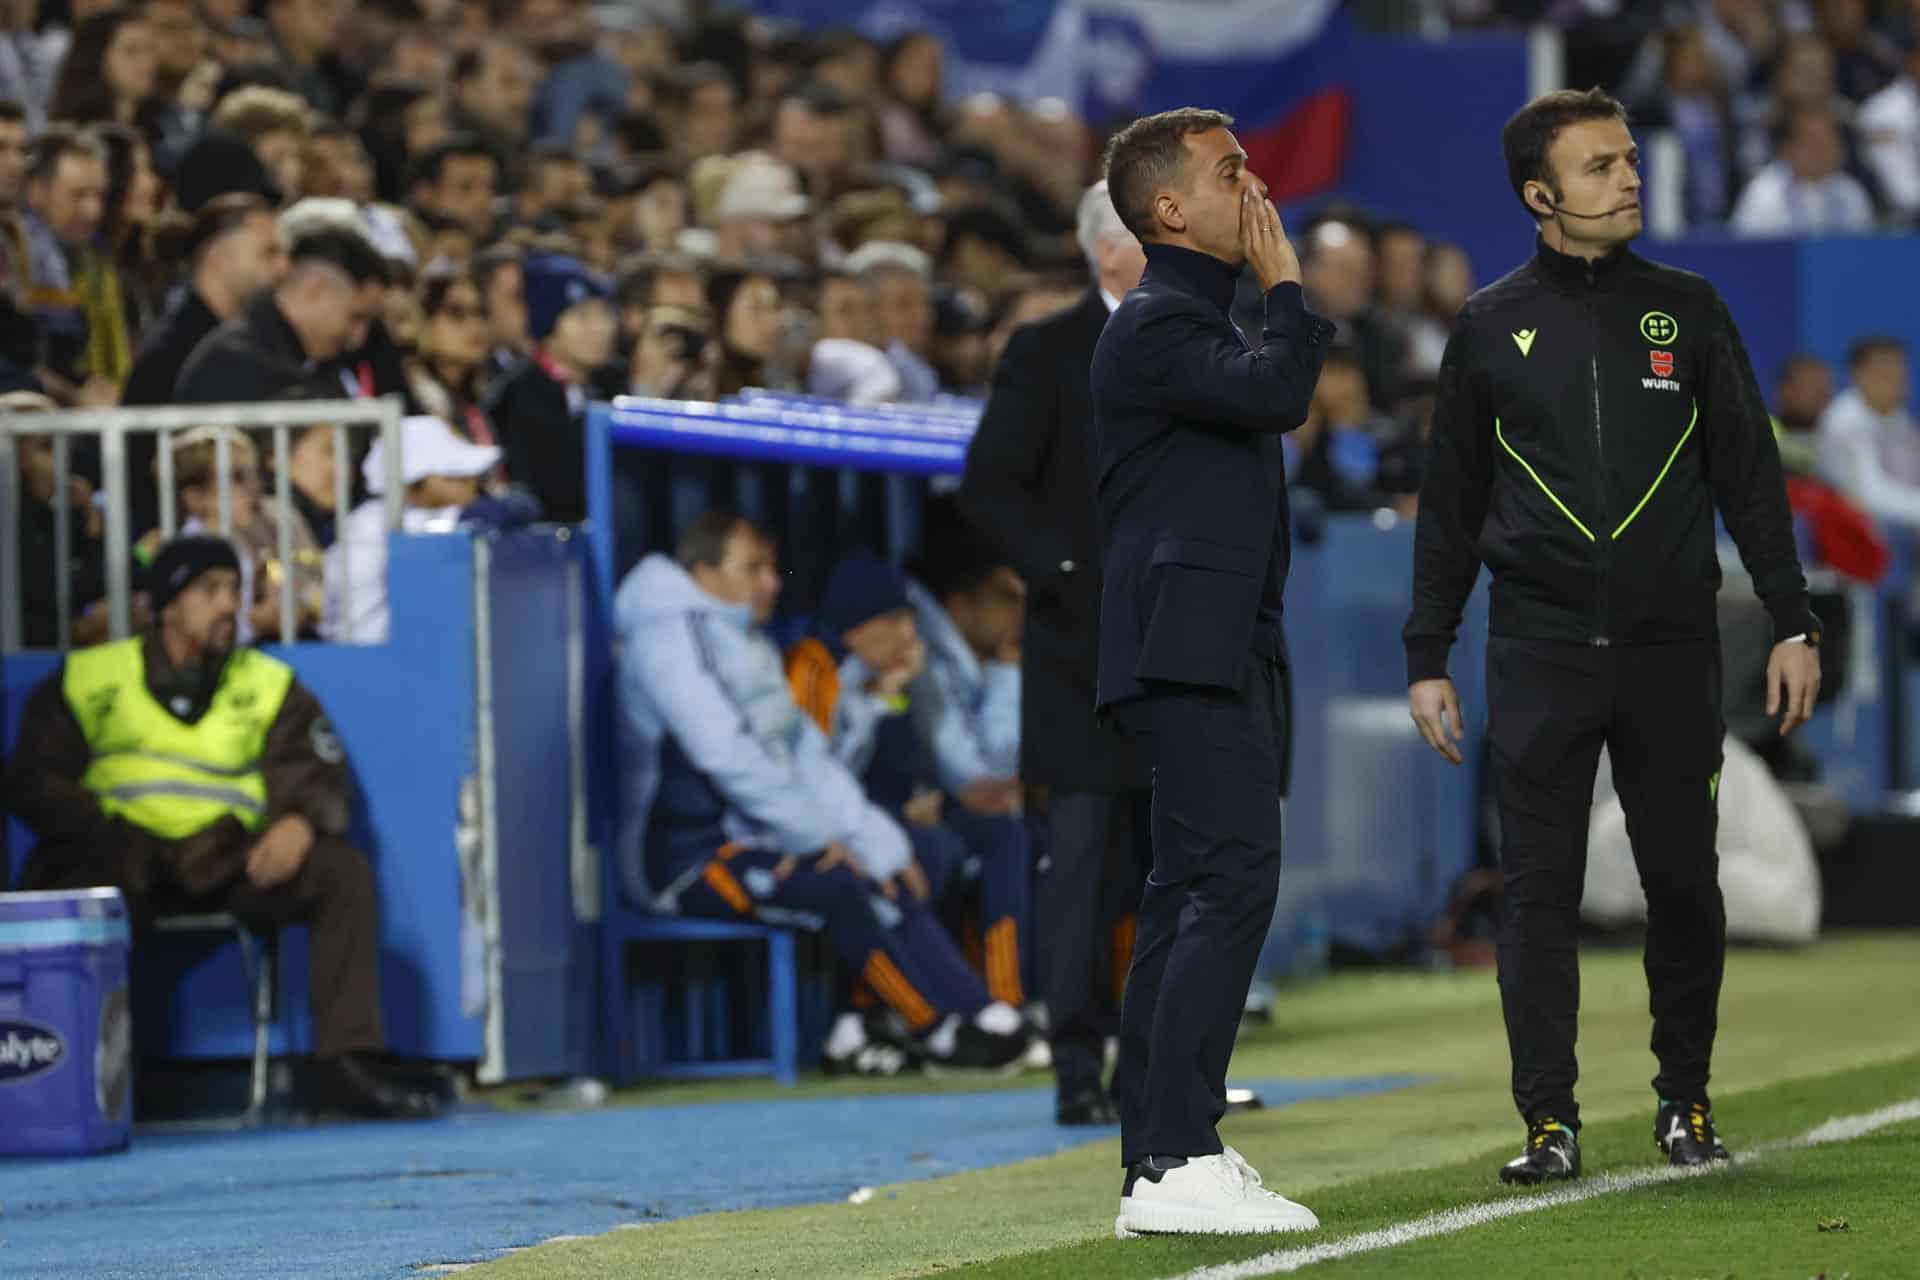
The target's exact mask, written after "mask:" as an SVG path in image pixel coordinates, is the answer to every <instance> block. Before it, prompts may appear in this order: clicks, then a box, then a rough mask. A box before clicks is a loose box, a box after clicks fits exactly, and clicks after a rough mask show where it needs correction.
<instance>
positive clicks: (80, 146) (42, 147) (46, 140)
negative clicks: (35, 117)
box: [27, 123, 107, 181]
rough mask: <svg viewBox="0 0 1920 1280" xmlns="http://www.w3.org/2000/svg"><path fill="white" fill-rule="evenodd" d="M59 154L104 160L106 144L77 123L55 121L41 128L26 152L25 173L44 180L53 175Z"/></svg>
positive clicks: (60, 155)
mask: <svg viewBox="0 0 1920 1280" xmlns="http://www.w3.org/2000/svg"><path fill="white" fill-rule="evenodd" d="M62 156H89V157H91V158H93V159H95V160H98V161H99V162H100V163H101V164H103V165H104V164H106V162H107V148H106V144H105V143H103V142H101V141H100V139H98V138H96V137H94V136H93V135H92V134H90V133H88V132H87V131H86V130H85V129H82V128H80V127H79V126H78V125H71V124H65V123H55V124H50V125H48V126H47V127H46V128H45V129H43V130H41V131H40V136H39V137H37V138H35V139H34V140H33V145H32V147H31V149H30V150H29V151H28V158H27V176H28V177H29V178H31V179H33V180H35V181H45V180H46V179H48V178H51V177H52V176H53V171H54V170H55V169H56V168H58V167H59V165H60V158H61V157H62Z"/></svg>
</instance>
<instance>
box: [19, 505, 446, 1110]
mask: <svg viewBox="0 0 1920 1280" xmlns="http://www.w3.org/2000/svg"><path fill="white" fill-rule="evenodd" d="M152 583H153V586H152V593H153V612H154V616H155V624H154V626H153V627H152V628H151V629H147V630H144V631H143V632H142V634H140V635H138V636H134V637H132V638H130V639H127V640H121V641H116V642H113V643H111V644H104V645H99V646H96V647H94V648H90V649H82V650H79V651H77V652H75V653H72V654H70V655H68V657H67V659H66V661H65V662H64V663H63V664H61V667H60V668H59V669H58V670H56V671H54V672H53V674H52V675H50V676H48V677H47V678H46V679H45V680H44V681H42V682H41V683H40V685H39V686H38V687H37V688H36V689H35V690H34V691H33V693H32V695H31V696H30V697H29V699H28V701H27V705H26V707H25V709H24V710H23V712H22V715H21V724H20V730H19V734H18V738H17V741H16V743H15V748H14V754H13V758H12V760H11V761H10V763H9V766H8V769H7V777H6V796H7V808H8V809H9V810H10V811H11V812H12V813H13V815H14V816H15V817H17V818H19V819H20V820H21V821H22V822H24V823H25V824H26V825H27V826H28V827H29V828H31V829H32V830H33V833H34V834H35V836H37V837H38V843H37V844H36V845H35V846H34V850H33V854H32V856H31V857H30V858H29V859H28V860H27V865H26V867H25V869H24V871H23V872H22V875H21V887H22V888H25V889H77V888H84V887H87V886H90V885H113V886H116V887H117V888H119V889H120V891H121V892H122V893H123V894H125V895H126V897H127V901H128V904H129V906H130V908H131V909H132V911H133V913H134V916H135V919H136V920H137V921H139V922H141V923H143V924H144V923H145V922H146V921H148V920H151V919H152V918H153V917H155V916H157V915H162V914H168V913H178V912H196V911H198V912H207V911H230V912H232V913H234V914H235V915H237V916H239V917H240V918H241V919H244V920H249V921H254V922H262V921H266V922H274V923H281V922H292V921H299V922H301V923H303V924H305V925H306V926H307V927H308V937H309V953H310V962H309V967H308V986H309V989H310V992H311V1000H312V1005H313V1024H314V1026H313V1031H314V1050H315V1053H316V1057H315V1060H314V1062H313V1065H312V1067H311V1069H310V1073H309V1080H310V1081H311V1087H312V1088H313V1090H314V1094H315V1101H317V1102H318V1103H320V1104H321V1105H322V1106H323V1107H325V1108H328V1109H338V1110H341V1111H346V1112H350V1113H352V1114H355V1115H360V1116H367V1117H372V1118H377V1119H402V1118H417V1117H423V1116H428V1115H432V1114H433V1113H434V1111H435V1110H437V1105H436V1104H435V1102H434V1101H433V1100H432V1099H431V1098H429V1097H427V1096H425V1095H422V1094H417V1093H414V1092H413V1091H411V1090H408V1089H404V1088H401V1087H400V1086H398V1085H395V1084H392V1083H390V1082H388V1081H386V1080H383V1079H382V1078H381V1077H380V1076H379V1075H378V1074H376V1072H375V1071H374V1069H373V1067H372V1065H371V1063H370V1061H369V1059H370V1057H371V1056H372V1055H375V1054H378V1053H380V1052H382V1050H383V1049H384V1047H385V1036H384V1034H383V1029H382V1026H381V1017H380V986H379V984H380V956H379V925H378V910H379V908H378V903H377V902H376V899H375V891H374V880H373V873H372V872H371V870H369V868H368V866H367V860H366V857H365V856H364V855H363V854H361V853H360V851H359V850H357V849H355V848H354V847H353V846H352V845H350V844H348V843H347V840H346V832H347V825H348V822H349V819H350V817H351V810H352V793H353V791H352V789H353V784H352V778H351V774H350V772H349V770H348V767H347V763H346V759H345V755H344V753H343V752H342V750H341V748H340V740H339V738H338V737H337V736H336V735H335V734H334V731H333V728H332V726H331V725H330V724H329V723H328V721H327V717H326V712H325V711H324V710H323V709H322V708H321V706H320V704H319V703H318V702H317V701H316V700H315V699H314V697H313V695H312V694H311V693H310V692H308V691H307V689H306V687H305V686H304V685H302V684H301V683H300V682H299V681H298V680H297V679H295V678H294V676H293V673H292V672H291V671H290V670H289V669H288V668H287V667H286V666H285V665H284V664H282V663H281V662H279V661H277V660H276V659H273V658H269V657H267V656H266V655H264V654H262V653H259V652H257V651H255V650H253V649H249V648H247V647H246V646H245V645H244V644H243V643H239V642H238V641H237V637H236V632H235V620H236V616H237V614H238V613H239V611H240V607H241V601H240V596H239V586H238V583H239V565H238V563H237V562H236V561H235V558H234V553H233V548H232V547H231V546H229V545H228V544H227V543H225V542H223V541H221V540H219V539H217V538H180V539H177V540H175V541H174V542H172V543H169V544H168V545H167V546H166V547H164V548H162V549H161V551H160V554H159V555H158V556H157V557H156V558H155V560H154V565H153V574H152ZM235 701H244V703H245V704H247V705H249V706H250V709H251V713H250V714H249V715H247V716H244V717H237V716H233V715H230V714H227V713H226V712H221V713H218V714H212V715H209V714H208V713H209V711H211V710H212V709H213V708H214V707H215V706H216V705H218V706H222V707H224V706H227V705H229V704H230V703H233V702H235Z"/></svg>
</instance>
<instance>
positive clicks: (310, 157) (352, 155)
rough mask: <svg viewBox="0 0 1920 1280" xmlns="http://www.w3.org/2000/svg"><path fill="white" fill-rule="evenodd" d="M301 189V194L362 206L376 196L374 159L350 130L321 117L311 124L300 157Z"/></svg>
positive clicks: (369, 202) (334, 121) (335, 121)
mask: <svg viewBox="0 0 1920 1280" xmlns="http://www.w3.org/2000/svg"><path fill="white" fill-rule="evenodd" d="M300 189H301V194H302V195H307V196H323V197H330V198H334V199H342V200H352V201H353V202H354V203H356V204H361V205H369V204H371V203H372V202H373V201H374V200H375V199H376V198H377V196H378V193H377V190H376V185H375V181H374V172H373V160H372V158H371V157H370V156H368V155H367V149H366V147H365V146H363V145H361V142H360V139H359V138H358V137H357V136H355V134H354V132H353V130H351V129H349V128H347V127H346V126H345V125H343V124H341V123H340V122H339V121H337V120H322V121H321V122H320V123H318V124H316V125H315V126H314V128H313V132H312V134H311V135H309V137H308V138H307V150H306V153H305V154H304V155H303V156H302V157H301V162H300Z"/></svg>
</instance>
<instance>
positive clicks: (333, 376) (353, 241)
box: [174, 228, 386, 404]
mask: <svg viewBox="0 0 1920 1280" xmlns="http://www.w3.org/2000/svg"><path fill="white" fill-rule="evenodd" d="M287 262H288V265H287V271H286V274H285V276H284V277H283V278H282V279H281V280H280V282H279V283H278V284H276V285H275V286H274V287H273V288H272V289H271V290H269V291H267V292H265V293H262V294H260V295H259V296H258V297H256V298H255V299H254V300H253V301H252V302H251V303H249V304H248V305H247V306H245V307H244V308H242V309H241V310H240V311H239V312H238V313H237V314H235V315H234V316H232V317H231V318H230V319H228V320H226V321H225V322H223V323H222V324H221V326H220V327H219V328H218V329H215V330H214V331H213V332H212V333H210V334H208V335H207V336H206V337H205V338H204V339H202V341H201V343H200V345H199V346H197V347H195V348H194V351H193V354H192V355H191V356H190V357H188V359H187V362H186V364H185V365H184V366H182V368H181V370H180V378H179V381H178V382H177V383H176V384H175V387H174V395H175V398H176V399H177V400H179V401H180V402H182V403H186V404H227V403H231V402H234V401H248V400H275V399H286V398H288V397H295V398H300V399H311V400H337V399H339V398H341V395H342V394H343V393H342V390H341V385H340V379H339V376H338V374H337V372H335V371H332V370H330V369H329V368H327V365H328V364H329V362H331V361H333V360H334V359H335V358H337V357H338V356H339V355H340V354H341V353H342V352H344V351H346V350H348V348H349V346H350V345H351V344H352V342H353V339H354V336H355V335H356V334H363V333H365V332H366V331H367V329H368V327H369V326H370V325H371V324H372V323H373V320H374V318H375V316H376V315H377V313H378V303H377V301H374V300H373V299H371V297H370V295H369V293H368V291H367V286H368V285H375V284H379V283H381V282H382V281H384V280H385V278H386V264H385V263H383V262H382V261H381V260H380V255H379V254H377V253H375V252H374V251H373V248H372V246H371V245H369V244H368V243H367V240H366V237H365V236H362V235H358V234H355V233H352V232H348V231H343V230H339V229H335V228H327V229H322V230H316V231H312V232H309V233H307V234H305V235H302V236H301V237H300V238H298V239H297V240H295V241H294V242H293V244H292V247H291V248H290V249H289V250H288V254H287Z"/></svg>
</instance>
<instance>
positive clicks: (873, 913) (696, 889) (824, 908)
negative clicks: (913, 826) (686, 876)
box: [679, 845, 989, 1032]
mask: <svg viewBox="0 0 1920 1280" xmlns="http://www.w3.org/2000/svg"><path fill="white" fill-rule="evenodd" d="M708 847H709V848H711V847H712V846H711V845H709V846H708ZM786 861H787V860H786V859H785V858H784V857H782V856H781V855H780V854H777V853H770V852H767V851H764V850H759V849H744V848H740V847H738V846H727V847H724V848H722V849H721V851H720V852H719V853H718V854H716V855H714V856H713V857H712V858H710V859H709V860H708V861H707V862H706V863H705V865H704V866H702V867H701V869H700V873H699V875H698V876H697V877H694V878H692V879H691V880H690V881H689V882H688V884H687V885H686V887H685V888H684V889H682V890H681V891H680V899H679V909H680V912H681V914H682V915H687V916H697V917H701V918H704V919H709V920H737V919H739V918H741V917H742V916H749V917H751V916H754V915H756V914H757V913H758V912H759V910H760V909H761V908H763V907H764V908H775V909H777V910H778V911H779V913H780V921H779V922H780V923H788V922H791V921H794V920H795V919H796V918H797V919H798V921H799V922H800V923H805V924H812V925H815V926H817V927H819V928H821V929H824V930H825V931H826V933H827V936H828V937H829V938H830V939H832V941H833V944H834V947H835V949H836V950H837V951H839V953H840V955H841V956H842V958H843V959H844V960H845V961H846V963H847V966H848V968H850V969H851V970H852V971H853V972H854V973H855V974H858V975H859V976H860V977H861V978H863V979H865V981H866V982H867V984H868V985H869V986H871V988H872V989H873V991H874V993H875V994H876V995H878V996H879V997H880V999H882V1000H884V1001H885V1002H886V1003H887V1005H888V1006H889V1007H891V1008H892V1009H893V1010H894V1011H895V1012H897V1013H899V1015H900V1016H901V1017H902V1018H903V1019H905V1020H906V1023H907V1025H908V1026H909V1027H910V1028H912V1029H913V1030H914V1031H915V1032H925V1031H929V1030H931V1029H932V1028H933V1026H934V1025H935V1024H936V1023H937V1022H938V1021H939V1020H940V1019H942V1018H944V1017H946V1016H947V1015H949V1014H957V1015H959V1016H961V1017H967V1018H970V1017H972V1016H973V1015H974V1014H975V1013H978V1012H979V1011H980V1010H981V1009H982V1008H984V1007H985V1006H986V1004H987V1003H988V1000H989V997H988V994H987V991H986V989H985V988H984V987H983V986H982V985H981V983H980V980H979V978H978V977H977V976H975V975H974V973H973V972H972V971H971V970H970V969H968V968H967V966H966V962H965V961H964V960H962V959H961V958H960V954H959V952H958V951H957V950H956V949H955V948H954V946H953V943H952V940H951V939H950V938H948V937H947V936H946V933H945V931H944V930H943V929H942V928H941V926H940V922H939V921H937V920H935V919H934V918H933V916H932V914H931V913H930V912H929V911H928V910H927V909H926V907H925V906H923V905H921V904H920V903H918V902H914V901H912V896H911V895H910V894H906V893H902V894H901V895H900V899H901V900H900V901H899V902H897V903H893V902H886V901H885V900H884V899H880V896H879V893H878V891H877V890H876V889H875V888H874V887H873V886H872V885H871V884H870V883H868V882H867V881H865V880H863V879H861V877H860V875H859V874H858V873H857V872H856V871H855V870H854V869H853V867H852V866H850V865H848V864H846V863H842V864H841V865H839V866H837V867H834V868H832V869H831V870H829V871H824V872H823V871H817V870H815V869H814V867H815V863H814V860H813V859H811V858H796V859H794V860H792V863H791V865H790V866H789V867H788V869H787V870H786V872H785V874H782V873H781V866H782V864H783V863H785V862H786Z"/></svg>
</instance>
